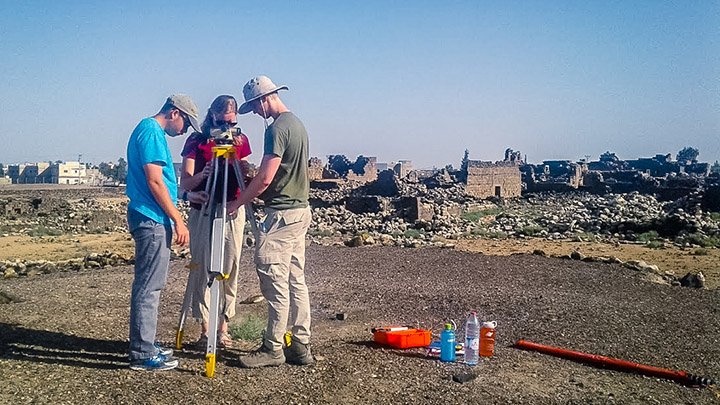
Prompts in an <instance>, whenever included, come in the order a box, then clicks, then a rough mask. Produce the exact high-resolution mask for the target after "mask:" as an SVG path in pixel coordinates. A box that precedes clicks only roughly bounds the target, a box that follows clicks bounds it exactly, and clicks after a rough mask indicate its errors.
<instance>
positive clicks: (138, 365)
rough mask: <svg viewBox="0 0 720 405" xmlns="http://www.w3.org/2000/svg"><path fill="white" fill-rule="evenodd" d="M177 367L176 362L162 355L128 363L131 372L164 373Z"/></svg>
mask: <svg viewBox="0 0 720 405" xmlns="http://www.w3.org/2000/svg"><path fill="white" fill-rule="evenodd" d="M177 366H178V361H177V360H174V359H173V360H170V359H168V358H167V357H165V356H163V355H162V354H158V355H157V356H155V357H151V358H149V359H142V360H135V361H131V362H130V369H131V370H140V371H164V370H172V369H174V368H175V367H177Z"/></svg>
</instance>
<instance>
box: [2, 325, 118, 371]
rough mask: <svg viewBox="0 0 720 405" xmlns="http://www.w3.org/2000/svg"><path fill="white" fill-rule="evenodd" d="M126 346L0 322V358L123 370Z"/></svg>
mask: <svg viewBox="0 0 720 405" xmlns="http://www.w3.org/2000/svg"><path fill="white" fill-rule="evenodd" d="M127 347H128V343H127V342H124V341H120V340H100V339H92V338H86V337H81V336H74V335H66V334H64V333H61V332H50V331H45V330H36V329H27V328H24V327H22V326H17V325H12V324H7V323H1V322H0V359H6V360H18V361H31V362H38V363H46V364H63V365H67V366H74V367H87V368H99V369H119V368H127V364H128V357H127Z"/></svg>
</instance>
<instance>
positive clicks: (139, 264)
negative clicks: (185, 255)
mask: <svg viewBox="0 0 720 405" xmlns="http://www.w3.org/2000/svg"><path fill="white" fill-rule="evenodd" d="M128 227H129V228H130V233H131V234H132V237H133V239H134V240H135V279H134V280H133V283H132V294H131V296H130V361H135V360H144V359H148V358H151V357H154V356H155V355H157V353H158V349H157V348H156V347H155V333H156V331H157V316H158V305H159V304H160V291H161V290H162V289H163V287H165V282H166V281H167V274H168V267H169V266H170V243H171V242H172V228H170V226H169V225H163V224H160V223H157V222H155V221H153V220H151V219H149V218H147V217H145V216H144V215H142V214H140V213H138V212H137V211H135V210H132V209H130V210H128Z"/></svg>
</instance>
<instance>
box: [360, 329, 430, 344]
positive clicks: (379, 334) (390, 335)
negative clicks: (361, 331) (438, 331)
mask: <svg viewBox="0 0 720 405" xmlns="http://www.w3.org/2000/svg"><path fill="white" fill-rule="evenodd" d="M397 329H401V330H397ZM372 332H373V340H375V343H377V344H380V345H383V346H390V347H392V348H395V349H410V348H412V347H426V346H428V345H429V344H430V339H431V332H430V331H429V330H424V329H412V328H405V327H398V326H384V327H381V328H373V329H372Z"/></svg>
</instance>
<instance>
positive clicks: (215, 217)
mask: <svg viewBox="0 0 720 405" xmlns="http://www.w3.org/2000/svg"><path fill="white" fill-rule="evenodd" d="M211 164H212V168H213V171H212V181H210V179H208V181H207V182H206V184H205V192H206V193H208V192H209V197H208V201H207V202H205V203H204V204H203V205H202V208H201V210H200V214H201V215H200V217H201V220H202V219H203V218H204V217H209V216H210V215H209V212H208V211H210V212H211V213H212V222H211V228H210V241H209V242H210V267H209V269H207V271H208V280H209V281H208V287H209V288H210V313H209V320H208V336H207V338H208V339H207V347H206V351H205V375H206V376H207V377H209V378H212V377H213V376H214V375H215V357H216V352H217V328H218V324H219V322H218V321H219V319H218V318H219V317H220V316H221V314H220V283H221V282H223V281H225V280H227V279H228V278H229V277H230V276H229V274H227V273H226V272H225V263H224V261H225V219H226V217H227V189H228V172H229V170H230V165H231V164H232V166H233V169H234V171H235V178H236V179H237V183H238V187H240V191H241V192H242V191H245V182H244V176H243V172H242V168H241V167H240V162H239V160H238V158H237V151H236V150H235V146H234V145H232V144H230V145H224V144H223V145H216V146H214V147H213V148H212V161H211ZM221 166H222V170H223V171H224V172H223V179H222V183H223V184H222V202H221V203H220V204H219V205H220V207H219V208H218V204H217V203H215V200H214V198H215V195H216V190H217V187H218V184H217V183H218V173H219V171H220V169H221ZM245 216H246V217H247V219H248V220H249V221H250V226H251V228H252V232H253V235H257V227H258V225H257V222H256V220H255V215H254V214H253V209H252V203H247V204H245ZM201 266H202V267H204V264H201ZM201 270H202V269H201ZM190 271H191V272H192V271H193V269H191V270H190ZM190 284H191V283H190V275H188V283H187V286H186V287H185V295H184V297H183V303H182V309H181V311H180V319H179V321H178V326H177V330H176V334H175V347H176V348H177V349H178V350H180V349H182V339H183V332H184V326H185V319H186V317H187V313H188V310H189V308H190V304H191V302H192V298H193V296H192V295H193V294H192V288H191V285H190Z"/></svg>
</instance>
